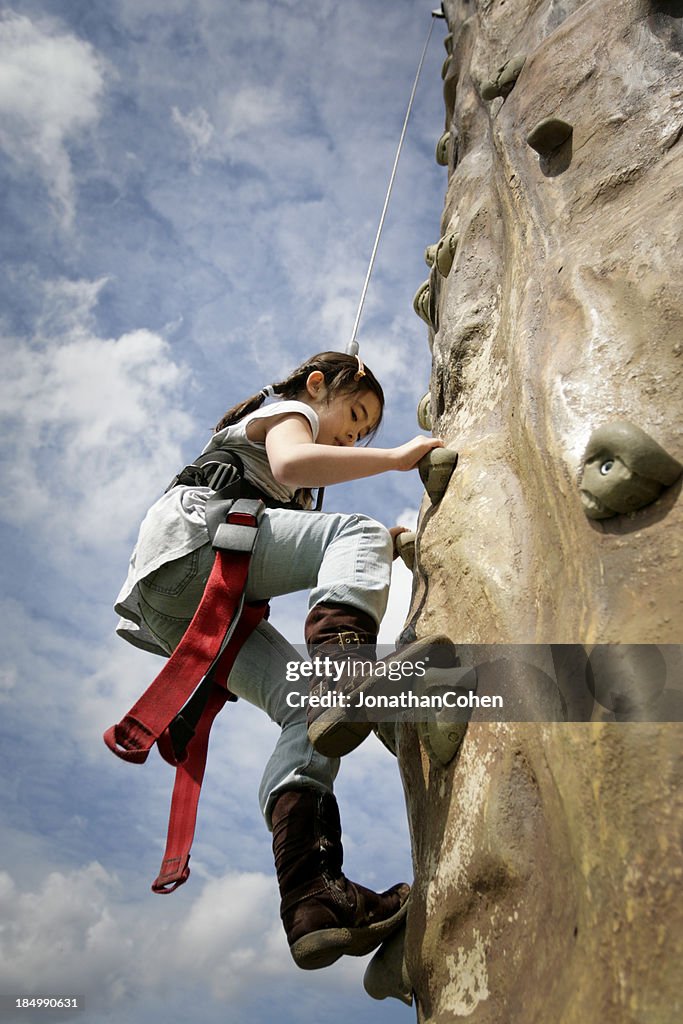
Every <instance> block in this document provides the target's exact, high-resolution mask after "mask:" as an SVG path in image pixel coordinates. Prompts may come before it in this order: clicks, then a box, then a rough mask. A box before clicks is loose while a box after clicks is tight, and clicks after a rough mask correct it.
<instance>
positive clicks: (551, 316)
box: [416, 0, 683, 643]
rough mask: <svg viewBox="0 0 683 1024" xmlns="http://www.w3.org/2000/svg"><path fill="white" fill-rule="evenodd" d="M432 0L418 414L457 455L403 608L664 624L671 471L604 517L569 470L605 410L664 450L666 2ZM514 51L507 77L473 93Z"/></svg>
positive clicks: (676, 377) (674, 230)
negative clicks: (427, 237) (638, 502)
mask: <svg viewBox="0 0 683 1024" xmlns="http://www.w3.org/2000/svg"><path fill="white" fill-rule="evenodd" d="M444 8H445V11H446V13H447V16H448V21H449V25H450V27H451V30H452V33H453V55H452V57H451V59H450V61H449V63H448V66H447V68H446V78H445V83H444V95H445V99H446V104H447V107H446V129H447V131H448V132H449V133H450V138H449V140H448V143H447V146H446V149H447V152H448V160H449V162H448V175H449V177H448V191H447V195H446V204H445V210H444V213H443V219H442V235H444V236H447V235H454V236H455V237H456V239H457V241H456V243H455V253H454V258H453V264H452V267H451V269H450V272H449V274H448V276H447V277H443V276H442V274H440V273H439V272H438V270H437V269H436V268H433V269H432V272H431V275H430V280H431V284H432V288H431V291H432V293H433V295H432V296H431V305H432V311H433V320H435V321H436V327H437V328H438V329H437V330H434V329H430V339H431V343H432V345H433V374H432V382H431V396H432V400H431V414H432V423H433V427H434V431H435V433H438V434H440V435H442V436H443V437H444V438H446V439H447V441H448V442H449V443H450V444H451V445H452V447H454V448H456V449H457V450H458V451H459V452H460V464H459V467H458V471H457V475H456V476H455V477H454V480H453V485H452V487H451V488H450V489H449V491H448V493H447V494H446V497H445V498H444V500H443V502H442V503H441V505H440V507H439V511H438V515H434V516H431V517H430V518H429V520H428V521H425V522H424V523H423V526H422V530H421V536H420V544H419V570H420V574H421V577H422V579H423V581H424V580H428V581H429V584H428V585H429V597H428V600H427V601H426V602H425V605H424V608H423V610H422V612H421V625H422V627H423V628H425V629H426V628H429V629H430V630H434V629H438V628H440V627H444V626H446V625H447V626H448V631H449V632H452V631H453V630H455V631H456V632H457V634H458V636H459V637H461V638H462V639H465V638H467V639H468V640H470V641H471V642H473V643H475V642H476V643H487V642H501V641H506V640H509V641H511V642H520V641H526V642H533V641H538V642H543V643H548V642H557V643H574V642H576V641H577V640H578V639H580V640H582V641H583V642H586V643H591V642H596V641H601V642H611V641H614V642H637V643H648V642H655V643H657V642H670V643H678V642H679V641H680V639H681V633H682V629H681V622H683V573H682V572H681V567H682V566H683V544H682V543H681V524H682V522H683V503H682V502H680V501H678V497H679V492H680V486H681V483H680V479H679V480H678V482H677V483H676V484H674V485H673V486H671V487H668V488H666V489H665V490H664V492H663V494H662V496H661V497H660V499H659V500H658V501H656V502H655V503H654V504H650V505H648V506H647V507H646V508H644V509H643V510H641V511H639V512H636V513H631V514H630V515H620V516H617V517H615V518H611V519H602V520H594V519H589V518H587V516H586V514H585V512H584V506H583V503H582V500H581V495H580V492H579V483H578V481H579V477H580V475H581V472H582V457H583V453H584V451H585V449H586V446H587V444H588V441H589V438H590V437H591V434H592V433H593V432H594V431H596V430H597V429H598V428H600V427H601V426H603V425H604V424H606V423H610V422H612V421H614V420H622V419H626V420H629V421H631V422H632V423H634V424H635V425H636V426H638V427H640V428H641V429H643V430H644V431H646V432H647V433H648V434H649V435H650V436H651V437H652V438H654V440H655V441H657V442H658V443H659V444H660V445H661V446H662V447H663V448H664V449H665V450H666V451H667V452H669V453H670V454H671V455H673V456H674V457H675V458H677V459H678V460H679V461H683V416H682V415H681V411H682V406H683V295H682V294H681V284H682V282H683V273H682V271H683V219H682V217H681V209H682V206H681V194H682V192H683V144H682V143H681V141H680V138H681V133H682V132H683V53H682V51H683V3H681V2H680V0H673V2H670V3H665V2H656V0H591V2H583V3H582V2H580V0H527V2H524V0H447V2H446V3H445V4H444ZM518 55H521V56H524V57H526V61H525V63H524V66H523V67H522V70H521V73H520V75H519V78H518V79H517V82H516V84H515V86H514V88H513V89H512V91H511V92H510V93H509V95H508V96H507V97H506V98H502V97H499V98H496V99H493V100H489V101H486V100H484V99H483V98H482V95H481V92H482V83H485V82H487V81H488V80H490V79H491V78H492V76H495V73H496V69H497V68H499V67H500V66H501V65H503V64H504V63H505V62H506V61H507V60H509V59H510V58H514V57H516V56H518ZM551 117H553V118H558V119H561V120H562V121H564V122H566V123H567V124H569V125H571V126H572V127H573V133H572V135H571V137H570V139H569V140H568V141H567V142H566V143H565V144H564V145H563V146H561V147H560V148H559V149H557V150H555V151H554V152H552V153H550V155H546V156H539V154H538V153H537V152H536V151H535V150H534V149H532V148H531V146H530V145H528V143H527V141H526V139H527V136H528V135H529V133H530V132H531V131H532V129H533V128H534V127H535V126H536V125H537V124H538V123H539V122H540V121H542V120H544V119H547V118H551ZM445 565H447V567H448V573H444V572H443V571H442V569H443V567H444V566H445ZM420 597H421V595H419V594H418V596H417V599H416V607H417V604H418V603H419V600H420Z"/></svg>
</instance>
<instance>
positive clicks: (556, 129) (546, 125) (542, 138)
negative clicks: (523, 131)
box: [526, 117, 574, 156]
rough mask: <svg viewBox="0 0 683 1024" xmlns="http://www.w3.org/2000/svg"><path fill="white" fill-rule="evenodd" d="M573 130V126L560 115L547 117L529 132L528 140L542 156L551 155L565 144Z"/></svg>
mask: <svg viewBox="0 0 683 1024" xmlns="http://www.w3.org/2000/svg"><path fill="white" fill-rule="evenodd" d="M573 131H574V129H573V127H572V126H571V125H570V124H568V123H567V122H566V121H561V120H560V119H559V117H546V118H545V119H544V120H543V121H539V122H538V124H537V125H536V127H535V128H533V129H532V130H531V131H530V132H529V134H528V135H527V137H526V141H527V144H528V145H529V146H531V148H532V149H535V150H536V152H537V153H539V154H540V156H551V155H552V154H553V153H554V152H555V150H556V149H559V148H560V146H563V145H564V143H565V142H566V141H567V140H568V139H569V138H570V137H571V135H572V132H573Z"/></svg>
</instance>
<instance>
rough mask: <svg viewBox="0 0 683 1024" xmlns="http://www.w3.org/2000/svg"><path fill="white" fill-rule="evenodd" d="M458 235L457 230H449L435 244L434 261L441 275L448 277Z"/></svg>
mask: <svg viewBox="0 0 683 1024" xmlns="http://www.w3.org/2000/svg"><path fill="white" fill-rule="evenodd" d="M458 238H459V235H458V233H457V231H449V233H448V234H447V235H444V236H443V238H441V239H440V240H439V241H438V243H437V246H436V256H435V258H434V262H435V263H436V267H437V270H438V271H439V273H440V274H441V276H442V277H448V275H449V274H450V272H451V267H452V266H453V260H454V258H455V249H456V246H457V244H458Z"/></svg>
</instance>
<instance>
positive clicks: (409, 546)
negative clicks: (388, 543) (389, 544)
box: [396, 530, 415, 572]
mask: <svg viewBox="0 0 683 1024" xmlns="http://www.w3.org/2000/svg"><path fill="white" fill-rule="evenodd" d="M396 550H397V551H398V553H399V557H400V558H402V559H403V561H404V563H405V564H406V565H407V567H408V568H409V569H410V571H411V572H412V571H413V569H414V568H415V534H414V533H413V532H412V530H408V531H406V533H399V535H398V537H397V538H396Z"/></svg>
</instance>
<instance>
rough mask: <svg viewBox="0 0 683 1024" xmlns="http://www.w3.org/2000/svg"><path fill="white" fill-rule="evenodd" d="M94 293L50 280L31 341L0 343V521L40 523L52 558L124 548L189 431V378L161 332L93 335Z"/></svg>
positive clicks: (91, 287) (89, 287) (92, 286)
mask: <svg viewBox="0 0 683 1024" xmlns="http://www.w3.org/2000/svg"><path fill="white" fill-rule="evenodd" d="M102 286H103V282H97V283H93V282H89V281H85V282H75V283H74V282H59V283H53V284H52V285H51V286H49V287H48V288H47V289H46V310H47V311H46V313H45V315H44V316H43V319H42V322H41V330H40V331H39V333H37V334H36V335H35V336H34V337H33V338H32V339H31V340H30V341H25V342H21V341H19V340H17V339H14V338H11V337H4V338H2V339H0V348H2V349H4V350H5V356H6V367H7V368H6V370H5V376H4V377H3V379H2V381H0V408H1V409H2V420H3V423H4V427H5V431H6V436H13V437H14V438H15V439H16V449H15V451H14V453H13V455H12V459H11V461H9V462H7V463H5V465H4V466H3V467H2V477H3V487H2V495H1V496H0V514H1V515H2V517H3V518H4V519H5V520H6V521H7V522H10V523H12V524H13V525H16V526H24V527H25V526H28V525H34V524H35V525H37V524H41V525H42V526H43V527H44V528H46V527H47V524H49V529H50V537H51V544H50V547H49V550H48V555H49V556H50V557H52V558H53V559H55V560H59V559H60V557H62V558H63V557H64V556H66V555H67V554H68V553H69V552H70V551H73V550H76V549H79V548H83V549H86V550H90V551H93V550H98V549H99V550H103V549H105V548H106V549H107V550H110V549H111V548H112V547H113V546H114V545H116V544H117V543H123V542H124V541H125V539H126V538H127V537H128V536H129V534H130V529H131V524H133V523H135V522H136V521H138V520H139V519H140V518H141V515H142V512H143V511H144V508H145V507H146V505H147V504H148V503H149V499H150V498H151V497H152V496H153V495H154V494H155V493H158V492H159V490H160V489H161V487H162V486H163V483H164V482H165V481H164V480H163V479H162V477H161V473H163V472H164V467H168V466H175V465H179V464H180V462H181V450H180V443H181V442H182V441H183V440H184V439H185V438H187V437H188V436H189V434H190V433H191V431H192V428H193V424H192V421H191V419H190V417H189V416H188V415H187V414H186V413H184V412H183V411H182V399H183V396H184V393H185V392H186V389H187V386H188V377H187V371H186V370H185V369H184V368H183V367H182V366H180V365H178V364H177V363H175V362H174V361H173V360H172V359H171V356H170V350H169V346H168V344H167V342H166V341H165V340H164V339H163V338H162V337H161V336H160V335H158V334H155V333H153V332H151V331H148V330H145V329H138V330H134V331H130V332H127V333H125V334H123V335H121V336H120V337H119V338H102V337H99V336H98V334H97V332H96V331H95V329H94V326H93V324H92V323H91V312H92V307H93V305H94V303H95V301H96V299H97V295H98V292H99V290H100V288H101V287H102Z"/></svg>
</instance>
